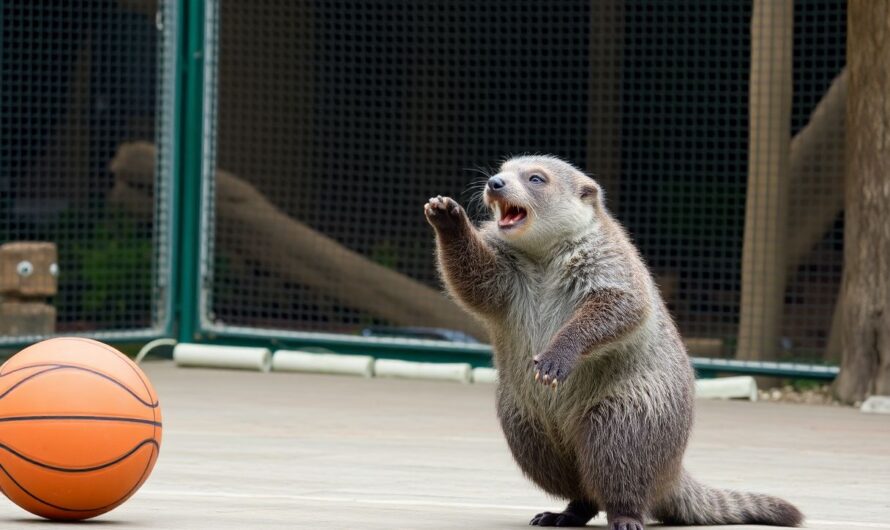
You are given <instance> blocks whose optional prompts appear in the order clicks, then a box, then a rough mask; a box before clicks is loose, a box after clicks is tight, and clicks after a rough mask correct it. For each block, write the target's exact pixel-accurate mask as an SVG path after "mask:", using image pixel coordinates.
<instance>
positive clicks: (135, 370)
mask: <svg viewBox="0 0 890 530" xmlns="http://www.w3.org/2000/svg"><path fill="white" fill-rule="evenodd" d="M66 340H74V341H79V342H88V343H90V344H97V345H98V346H99V347H101V348H102V349H104V350H105V351H107V352H108V353H111V354H112V355H114V356H115V357H118V358H120V359H121V360H123V361H124V364H125V365H126V366H127V368H129V369H130V371H131V372H133V373H134V374H135V375H136V378H137V379H139V382H140V383H142V388H144V389H145V393H146V394H148V395H149V397H151V391H150V390H149V389H148V383H146V381H145V378H144V377H143V374H142V373H141V372H140V371H139V369H138V368H136V367H135V366H134V363H132V362H127V361H129V359H127V357H126V356H125V355H124V354H122V353H121V352H119V351H117V350H116V349H114V348H112V347H111V346H109V345H107V344H103V343H101V342H99V341H97V340H93V339H88V338H86V337H66ZM152 416H154V418H155V419H158V414H157V412H156V411H155V412H153V413H152Z"/></svg>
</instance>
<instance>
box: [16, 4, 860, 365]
mask: <svg viewBox="0 0 890 530" xmlns="http://www.w3.org/2000/svg"><path fill="white" fill-rule="evenodd" d="M75 4H77V3H75ZM2 22H3V25H2V27H3V34H2V35H3V88H2V100H3V108H2V115H3V132H2V145H3V154H2V157H3V161H2V167H3V171H4V174H5V175H6V176H7V177H8V178H6V179H4V180H3V181H2V182H0V209H2V213H0V241H15V240H48V241H52V242H55V243H56V244H57V245H58V247H59V252H60V265H61V270H62V274H61V275H60V277H59V294H58V295H57V296H56V297H55V299H54V305H55V306H56V308H57V310H58V315H59V316H58V320H57V329H56V331H57V332H58V333H68V334H70V333H75V332H80V333H87V334H90V335H93V336H98V337H100V338H104V339H107V340H117V341H136V340H143V339H146V338H150V337H154V336H163V335H172V334H178V336H179V338H180V339H181V340H194V341H223V342H235V343H238V342H248V343H251V342H256V341H261V342H273V343H277V344H281V345H290V346H316V347H325V348H328V349H332V350H334V351H344V352H353V351H362V352H371V353H374V354H377V355H383V356H396V357H409V358H416V357H419V356H420V357H423V358H426V359H440V360H445V359H457V358H460V359H470V360H471V362H473V363H475V364H487V363H488V357H487V356H488V348H487V346H486V345H485V344H484V343H485V336H484V331H483V330H482V329H481V328H480V326H479V325H478V324H477V323H475V322H474V321H473V320H471V319H470V318H469V317H465V316H464V315H463V313H462V312H460V311H459V310H458V309H457V308H456V307H455V306H454V305H453V304H452V303H451V302H450V301H448V300H447V299H446V298H444V297H443V296H442V294H441V290H440V289H439V286H438V283H437V279H436V274H435V270H434V266H433V259H432V236H431V233H430V231H429V229H428V227H427V226H426V224H425V222H424V220H423V217H422V212H421V206H422V204H423V202H424V201H425V200H426V198H427V197H428V196H430V195H433V194H443V195H444V194H449V195H452V196H454V197H456V198H459V200H460V201H461V202H462V203H464V204H465V205H466V204H470V203H473V201H472V198H473V189H474V188H473V184H474V182H475V183H476V184H478V183H479V181H480V177H481V175H479V174H478V173H476V172H474V171H473V169H474V168H476V169H479V168H482V169H483V170H487V169H489V168H490V167H491V166H492V165H495V164H496V163H497V161H498V160H499V159H501V158H502V157H504V156H505V155H509V154H515V153H523V152H546V153H553V154H556V155H559V156H561V157H564V158H566V159H568V160H570V161H572V162H573V163H575V164H576V165H578V166H579V167H581V168H583V169H585V170H586V171H588V172H589V173H591V174H594V175H596V177H597V178H598V180H599V181H600V182H601V183H602V184H603V186H604V187H605V189H606V192H607V201H608V205H609V207H610V208H611V210H612V211H613V212H614V213H615V214H616V215H617V217H618V218H619V219H620V220H621V221H622V222H623V223H624V224H625V226H627V228H628V229H629V231H630V233H631V235H632V236H633V238H634V240H635V242H636V243H637V244H638V246H639V247H640V249H641V251H642V253H643V254H644V257H645V258H646V260H647V261H648V263H649V265H650V266H651V268H652V269H653V272H654V274H655V275H656V278H657V280H658V283H659V285H660V286H661V289H662V292H663V295H664V297H665V299H666V300H667V302H668V304H669V306H670V308H671V311H672V313H673V314H674V316H675V319H676V320H677V323H678V325H679V326H680V328H681V331H682V332H683V334H684V337H686V339H687V340H688V343H689V346H690V349H691V351H692V353H693V355H695V356H697V357H702V358H710V359H716V360H720V359H731V358H737V359H740V360H745V361H774V360H779V361H793V362H806V363H811V364H814V365H822V364H826V363H827V364H833V363H834V362H836V360H837V355H838V350H839V347H838V345H837V344H836V337H835V335H836V333H835V332H833V330H832V328H833V325H832V323H833V322H834V321H835V320H836V319H835V318H834V312H835V311H834V307H835V301H836V299H837V293H838V289H839V285H840V277H841V270H842V245H843V241H842V234H843V230H842V215H841V208H842V200H839V197H841V194H840V192H839V191H838V190H839V187H840V186H841V184H840V183H842V181H843V178H842V176H843V175H842V173H843V114H844V113H843V102H844V90H845V80H844V74H843V71H844V64H845V40H846V34H845V31H846V15H845V3H844V2H842V1H828V0H820V1H815V0H814V1H797V2H790V1H779V2H752V1H750V0H747V1H741V0H739V1H729V2H713V3H712V2H702V3H688V2H680V1H676V2H659V3H657V4H652V3H650V2H644V1H642V0H625V1H619V0H606V1H599V2H589V1H560V2H553V3H544V2H540V1H538V2H532V1H527V0H523V1H518V2H514V1H510V2H506V1H499V2H488V3H482V4H479V3H474V2H467V1H448V2H407V1H401V2H399V1H381V2H327V1H320V2H285V1H266V0H263V1H257V2H250V3H245V2H236V1H234V0H218V1H205V2H199V1H180V2H154V1H151V0H127V1H123V0H121V1H112V0H109V1H105V2H94V3H84V4H82V5H80V4H77V5H75V6H68V5H59V4H57V3H52V2H26V1H12V2H4V4H3V19H2ZM35 50H39V52H38V51H35ZM476 189H478V187H477V188H476ZM470 212H471V214H472V215H474V216H475V217H477V218H479V217H481V216H482V215H484V212H482V211H480V210H479V208H475V209H473V208H471V209H470ZM148 264H150V266H148ZM33 339H34V337H33V336H32V337H15V338H11V339H10V338H5V339H2V340H4V341H6V342H7V344H13V343H20V342H23V341H27V340H33ZM706 363H707V361H706V360H705V359H701V360H700V361H699V365H700V367H701V366H705V365H706ZM713 363H716V364H714V365H715V366H720V367H723V368H728V369H733V368H736V369H744V370H746V371H757V370H758V368H757V366H758V365H752V364H748V365H745V366H742V367H738V366H736V367H733V366H731V365H728V364H726V363H722V364H721V362H720V361H713ZM761 366H762V365H761ZM786 368H787V367H786ZM763 369H764V370H767V371H769V370H770V369H771V368H770V367H769V366H767V367H766V368H763ZM795 369H796V370H798V371H800V372H801V373H809V372H810V371H811V369H813V370H817V372H816V373H817V374H821V375H822V376H825V377H830V376H831V375H833V373H834V372H833V371H832V370H831V369H824V370H822V369H816V368H813V367H805V366H800V367H795Z"/></svg>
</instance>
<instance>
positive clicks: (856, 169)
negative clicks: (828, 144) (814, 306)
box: [834, 0, 890, 403]
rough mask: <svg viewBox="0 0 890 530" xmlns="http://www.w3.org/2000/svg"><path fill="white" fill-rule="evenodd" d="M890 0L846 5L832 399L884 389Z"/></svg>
mask: <svg viewBox="0 0 890 530" xmlns="http://www.w3.org/2000/svg"><path fill="white" fill-rule="evenodd" d="M888 65H890V3H888V2H875V1H873V0H852V1H851V2H850V3H849V5H848V7H847V68H848V72H849V76H850V79H849V94H848V99H847V134H848V135H849V136H848V137H847V156H846V167H847V179H846V181H847V194H846V204H845V208H846V214H845V218H844V221H845V223H844V280H843V295H842V300H841V302H842V304H843V305H842V312H843V323H844V329H843V335H842V346H843V359H842V361H841V373H840V376H839V377H838V379H837V381H836V382H835V385H834V390H835V393H836V394H837V396H838V398H840V399H841V400H843V401H846V402H848V403H849V402H854V401H859V400H862V399H864V398H865V397H867V396H868V395H871V394H890V97H888V93H890V67H888Z"/></svg>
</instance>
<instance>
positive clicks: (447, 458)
mask: <svg viewBox="0 0 890 530" xmlns="http://www.w3.org/2000/svg"><path fill="white" fill-rule="evenodd" d="M144 367H145V370H146V372H147V373H148V374H149V377H151V379H152V381H153V382H154V385H155V387H156V389H157V391H158V394H159V396H160V399H161V406H162V408H163V413H164V440H163V445H162V448H161V456H160V459H159V461H158V465H157V467H156V468H155V471H154V473H153V475H152V477H151V478H150V479H149V481H148V482H147V483H146V485H145V486H143V488H142V490H141V491H139V492H138V493H137V494H136V495H135V496H134V497H133V498H132V499H130V501H128V502H127V503H126V504H124V505H123V506H121V507H119V508H118V509H116V510H114V511H113V512H111V513H109V514H106V515H104V516H102V517H100V518H98V519H96V520H95V524H97V526H98V527H99V528H113V527H119V528H170V529H173V528H176V529H191V528H208V529H211V528H212V529H228V528H232V529H235V528H237V529H252V528H336V529H341V528H342V529H376V528H380V529H387V530H393V529H414V528H433V529H445V528H461V529H463V528H496V529H508V528H515V529H519V528H526V527H527V526H526V525H527V524H528V520H529V519H530V518H531V516H532V515H534V514H535V513H537V512H538V511H543V510H545V509H547V510H554V509H559V508H561V503H560V502H558V501H554V500H552V499H548V498H547V497H546V496H545V495H544V494H542V493H541V492H539V491H537V490H536V489H535V488H534V487H533V486H532V485H531V484H530V483H529V482H528V481H526V480H525V479H524V478H523V477H522V475H521V474H520V473H519V471H518V470H517V468H516V466H515V465H514V464H513V462H512V460H511V458H510V455H509V454H508V451H507V447H506V445H505V443H504V440H503V439H502V436H501V433H500V432H499V429H498V425H497V422H496V419H495V414H494V402H493V387H492V386H491V385H461V384H458V383H447V382H426V381H397V380H384V379H367V380H366V379H358V378H351V377H331V376H319V375H296V374H260V373H251V372H233V371H222V370H196V369H177V368H175V367H174V366H173V365H172V364H170V363H169V362H149V363H147V364H145V365H144ZM686 465H687V467H688V468H690V469H691V471H692V472H693V473H694V474H695V475H696V476H697V477H698V478H700V479H702V480H703V481H705V482H707V483H708V484H713V485H720V486H725V487H731V488H738V489H746V490H751V491H759V492H764V493H772V494H776V495H780V496H782V497H785V498H787V499H789V500H791V501H792V502H794V503H796V504H797V505H798V506H799V507H800V508H801V509H802V510H803V512H804V513H805V514H806V515H807V517H808V523H807V527H809V528H825V529H856V528H887V529H890V416H877V415H864V414H861V413H859V412H858V411H856V410H853V409H847V408H830V407H817V406H806V405H780V404H774V403H747V402H716V401H701V402H699V404H698V418H697V425H696V429H695V434H694V436H693V440H692V443H691V446H690V448H689V451H688V452H687V457H686ZM604 524H605V523H604V521H603V520H602V519H600V518H597V519H594V521H593V522H591V526H593V527H602V526H604ZM43 526H51V523H43V522H40V521H39V520H37V519H34V518H33V517H30V516H29V515H28V514H27V513H25V512H23V511H21V510H20V509H18V508H17V507H16V506H14V505H12V504H11V503H9V502H2V503H0V527H3V528H32V527H33V528H39V527H43ZM700 528H703V527H700ZM708 528H711V527H708ZM714 528H717V527H714ZM733 528H758V527H754V526H751V527H733Z"/></svg>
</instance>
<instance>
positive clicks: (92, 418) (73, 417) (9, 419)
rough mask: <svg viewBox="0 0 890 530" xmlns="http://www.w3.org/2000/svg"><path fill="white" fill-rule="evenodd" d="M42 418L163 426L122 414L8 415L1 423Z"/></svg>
mask: <svg viewBox="0 0 890 530" xmlns="http://www.w3.org/2000/svg"><path fill="white" fill-rule="evenodd" d="M40 420H89V421H117V422H125V423H143V424H145V425H153V426H155V427H163V426H164V425H163V424H162V423H161V422H159V421H154V420H143V419H141V418H123V417H121V416H83V415H81V416H78V415H68V416H60V415H45V416H8V417H5V418H0V423H9V422H13V421H40Z"/></svg>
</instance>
